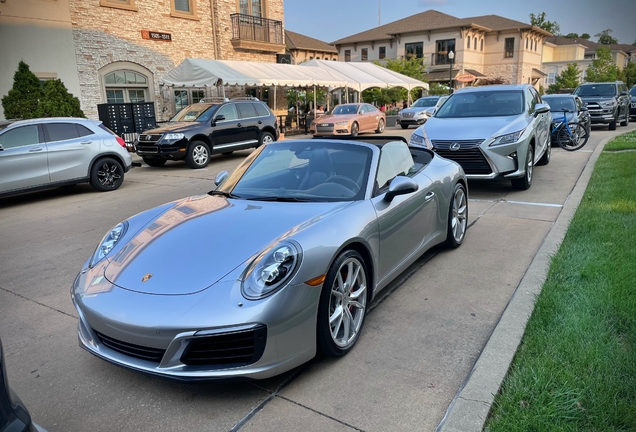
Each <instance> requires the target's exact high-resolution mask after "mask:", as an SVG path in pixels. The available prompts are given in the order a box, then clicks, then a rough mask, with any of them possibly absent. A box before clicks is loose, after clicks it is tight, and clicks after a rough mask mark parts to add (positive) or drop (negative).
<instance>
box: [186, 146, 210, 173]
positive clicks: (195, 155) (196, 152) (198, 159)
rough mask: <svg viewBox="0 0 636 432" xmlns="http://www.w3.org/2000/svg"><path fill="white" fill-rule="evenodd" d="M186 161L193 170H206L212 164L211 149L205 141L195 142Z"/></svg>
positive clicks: (189, 148)
mask: <svg viewBox="0 0 636 432" xmlns="http://www.w3.org/2000/svg"><path fill="white" fill-rule="evenodd" d="M185 160H186V163H187V164H188V166H189V167H190V168H192V169H200V168H205V167H206V166H208V164H209V163H210V147H208V145H207V144H206V143H204V142H203V141H193V142H192V143H191V144H190V146H189V147H188V153H187V154H186V158H185Z"/></svg>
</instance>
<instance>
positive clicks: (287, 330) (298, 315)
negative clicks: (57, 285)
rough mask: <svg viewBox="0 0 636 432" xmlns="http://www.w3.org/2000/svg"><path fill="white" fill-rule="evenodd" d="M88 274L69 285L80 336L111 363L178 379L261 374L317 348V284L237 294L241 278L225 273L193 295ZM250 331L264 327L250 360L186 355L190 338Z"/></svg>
mask: <svg viewBox="0 0 636 432" xmlns="http://www.w3.org/2000/svg"><path fill="white" fill-rule="evenodd" d="M91 273H92V271H91V270H89V271H88V272H86V273H85V274H84V275H82V274H80V275H79V276H78V278H77V279H76V282H75V284H74V287H73V290H72V298H73V303H74V305H75V307H76V309H77V312H78V315H79V325H78V335H79V343H80V346H81V347H82V348H84V349H85V350H87V351H88V352H90V353H91V354H93V355H95V356H97V357H99V358H101V359H103V360H106V361H108V362H110V363H114V364H116V365H119V366H122V367H125V368H127V369H131V370H135V371H139V372H143V373H147V374H151V375H158V376H163V377H168V378H174V379H178V380H210V379H226V378H238V377H245V378H254V379H264V378H269V377H272V376H275V375H278V374H280V373H283V372H285V371H288V370H290V369H293V368H295V367H297V366H299V365H301V364H303V363H305V362H307V361H309V360H310V359H312V358H313V357H314V356H315V354H316V341H315V337H314V335H315V334H316V314H317V304H318V298H319V296H320V290H321V287H310V286H308V285H305V284H299V285H294V286H287V287H285V288H283V289H281V290H280V291H278V292H277V293H275V294H274V295H272V296H270V297H268V298H266V299H263V300H258V301H249V300H246V299H245V298H243V296H242V294H241V293H240V282H238V281H236V280H225V281H220V282H217V283H216V284H215V285H213V286H212V287H210V288H208V289H206V290H204V291H201V292H199V293H195V294H191V295H178V296H159V295H148V294H141V293H136V292H132V291H128V290H125V289H122V288H119V287H116V286H114V285H112V284H110V283H107V282H105V281H104V280H103V279H100V282H99V284H98V285H95V284H93V283H91V282H90V281H94V280H96V279H95V274H94V272H93V275H92V276H90V275H91ZM87 275H89V276H87ZM107 285H108V286H107ZM95 286H98V288H94V287H95ZM91 289H94V290H93V291H91ZM259 329H260V330H259ZM263 329H265V332H264V333H263ZM257 330H258V331H259V332H260V333H258V334H257ZM251 331H254V334H255V335H256V336H258V335H260V336H261V338H262V336H263V334H265V340H261V341H260V342H259V341H256V342H257V343H261V346H260V347H257V348H255V349H256V350H258V349H260V350H261V351H260V353H257V355H255V356H254V362H253V363H250V364H236V363H227V362H225V363H223V364H206V362H204V363H203V364H201V362H198V364H193V362H192V361H191V357H190V356H188V355H187V353H188V352H191V351H190V348H191V347H192V345H193V344H194V343H199V344H206V343H208V341H209V340H211V339H214V340H218V339H219V337H220V338H221V339H223V338H225V339H227V338H228V337H229V336H228V335H230V336H231V335H232V334H237V333H241V332H243V333H248V332H251ZM255 340H256V339H255ZM138 350H141V351H138ZM138 352H141V353H142V354H141V355H139V354H138ZM131 353H132V355H131ZM144 356H146V357H147V358H151V359H150V360H148V359H146V358H143V357H144ZM188 359H190V361H189V360H188Z"/></svg>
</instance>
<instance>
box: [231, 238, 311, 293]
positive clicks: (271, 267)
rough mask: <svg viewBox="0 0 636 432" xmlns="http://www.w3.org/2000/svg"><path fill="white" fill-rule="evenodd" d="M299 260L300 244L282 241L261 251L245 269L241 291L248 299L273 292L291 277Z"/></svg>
mask: <svg viewBox="0 0 636 432" xmlns="http://www.w3.org/2000/svg"><path fill="white" fill-rule="evenodd" d="M300 260H301V251H300V246H299V245H298V244H297V243H295V242H291V241H285V242H282V243H280V244H278V245H276V246H275V247H273V248H271V249H268V250H266V251H264V252H263V253H261V254H260V255H259V256H258V257H256V259H255V260H254V261H253V262H252V263H251V264H250V265H249V267H248V268H247V269H246V270H245V273H244V277H243V282H242V283H241V292H242V293H243V297H245V298H246V299H248V300H259V299H262V298H265V297H267V296H269V295H270V294H273V293H274V292H275V291H277V290H278V289H279V288H282V287H283V286H284V285H285V284H286V283H287V282H289V280H290V279H291V277H292V275H293V274H294V271H295V270H296V269H297V268H298V264H299V263H300Z"/></svg>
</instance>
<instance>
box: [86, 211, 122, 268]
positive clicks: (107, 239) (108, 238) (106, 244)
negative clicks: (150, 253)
mask: <svg viewBox="0 0 636 432" xmlns="http://www.w3.org/2000/svg"><path fill="white" fill-rule="evenodd" d="M126 230H128V222H125V221H124V222H122V223H120V224H119V225H117V226H116V227H115V228H113V229H112V230H110V231H109V232H108V234H106V235H105V236H104V238H103V239H102V241H101V242H100V243H99V246H97V249H95V252H94V253H93V257H92V258H91V262H90V266H91V267H95V265H96V264H97V263H99V262H100V261H101V260H103V259H104V258H106V256H107V255H108V254H109V253H110V252H111V251H112V250H113V249H114V248H115V246H117V243H119V240H121V238H122V237H123V236H124V235H125V234H126Z"/></svg>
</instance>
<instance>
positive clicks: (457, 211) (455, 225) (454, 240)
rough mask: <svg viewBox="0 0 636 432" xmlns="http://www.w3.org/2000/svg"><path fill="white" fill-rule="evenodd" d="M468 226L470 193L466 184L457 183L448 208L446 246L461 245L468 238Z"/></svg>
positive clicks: (455, 246) (456, 246) (454, 246)
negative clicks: (467, 191)
mask: <svg viewBox="0 0 636 432" xmlns="http://www.w3.org/2000/svg"><path fill="white" fill-rule="evenodd" d="M466 228H468V194H467V193H466V188H465V187H464V185H462V184H461V183H457V184H456V185H455V190H453V197H452V198H451V202H450V204H449V209H448V223H447V229H446V246H448V247H450V248H453V249H455V248H458V247H460V246H461V244H462V243H463V242H464V238H466ZM460 234H461V235H460Z"/></svg>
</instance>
